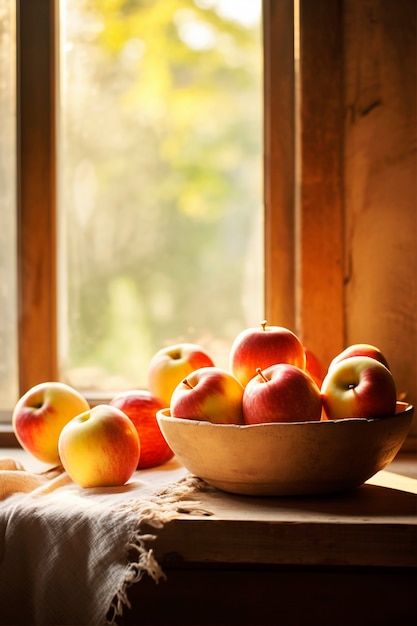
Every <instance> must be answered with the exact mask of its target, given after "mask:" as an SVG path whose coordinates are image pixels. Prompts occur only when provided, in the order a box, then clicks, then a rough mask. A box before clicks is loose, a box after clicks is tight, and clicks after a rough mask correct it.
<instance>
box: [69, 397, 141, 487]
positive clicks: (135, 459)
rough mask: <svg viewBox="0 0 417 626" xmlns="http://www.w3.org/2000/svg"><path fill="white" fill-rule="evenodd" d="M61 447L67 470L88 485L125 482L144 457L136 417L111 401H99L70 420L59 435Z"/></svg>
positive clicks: (109, 485) (109, 484) (74, 477)
mask: <svg viewBox="0 0 417 626" xmlns="http://www.w3.org/2000/svg"><path fill="white" fill-rule="evenodd" d="M58 449H59V455H60V458H61V463H62V465H63V467H64V469H65V471H66V472H67V474H68V475H69V477H70V478H71V479H72V480H73V481H74V482H75V483H77V484H78V485H80V486H81V487H84V488H88V487H117V486H120V485H124V484H125V483H126V482H127V481H128V480H129V479H130V478H131V476H132V475H133V473H134V472H135V470H136V468H137V466H138V463H139V457H140V441H139V436H138V433H137V431H136V428H135V426H134V424H133V422H132V420H130V419H129V418H128V417H127V415H126V414H125V413H123V411H120V410H119V409H117V408H116V407H114V406H110V405H108V404H98V405H96V406H94V407H93V408H92V409H90V410H89V411H85V412H84V413H81V415H77V416H76V417H74V418H73V419H72V420H71V421H70V422H68V423H67V424H66V425H65V426H64V428H63V429H62V431H61V434H60V436H59V441H58Z"/></svg>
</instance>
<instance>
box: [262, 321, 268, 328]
mask: <svg viewBox="0 0 417 626" xmlns="http://www.w3.org/2000/svg"><path fill="white" fill-rule="evenodd" d="M267 323H268V322H267V321H266V320H264V321H263V322H261V326H262V330H265V329H266V325H267Z"/></svg>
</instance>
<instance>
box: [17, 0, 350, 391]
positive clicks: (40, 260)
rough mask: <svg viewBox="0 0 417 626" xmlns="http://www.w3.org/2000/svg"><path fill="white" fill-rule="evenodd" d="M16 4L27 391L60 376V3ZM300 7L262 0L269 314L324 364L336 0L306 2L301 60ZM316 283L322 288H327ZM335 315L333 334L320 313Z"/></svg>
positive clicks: (337, 267)
mask: <svg viewBox="0 0 417 626" xmlns="http://www.w3.org/2000/svg"><path fill="white" fill-rule="evenodd" d="M17 5H18V28H17V33H18V41H19V45H18V71H17V85H18V87H17V99H18V133H17V136H18V157H17V172H18V258H19V263H18V294H19V299H18V316H19V326H18V346H19V348H18V352H19V390H20V393H23V392H24V391H25V390H27V389H29V388H30V387H31V386H33V385H34V384H37V383H38V382H40V381H43V380H54V379H57V377H58V362H57V360H58V355H57V345H58V341H57V304H56V296H57V289H56V279H57V276H56V262H55V254H56V246H57V242H56V222H57V220H56V150H55V137H56V129H55V119H56V113H57V95H56V80H55V76H56V65H55V61H54V59H55V50H56V44H57V42H56V36H55V33H56V28H55V24H56V19H57V15H56V2H55V1H54V0H30V2H28V1H27V0H18V3H17ZM313 5H314V7H313ZM294 6H295V2H294V0H264V7H263V31H264V98H265V108H264V120H265V122H264V146H265V149H264V203H265V316H266V318H267V319H268V321H269V322H270V323H275V324H280V325H283V326H287V327H288V328H291V329H293V330H294V331H295V332H297V333H298V334H299V335H300V336H301V337H302V338H303V341H304V342H305V343H306V344H308V345H309V347H310V348H311V349H312V350H313V351H316V353H317V354H319V355H320V356H321V358H322V359H323V360H324V361H326V360H328V359H329V358H330V356H331V355H334V354H335V353H337V352H338V351H339V350H340V349H341V348H342V347H343V342H344V324H343V268H342V258H343V246H342V175H341V172H342V165H341V139H340V137H341V136H342V133H341V132H339V131H340V130H341V124H342V111H341V107H342V102H341V84H342V49H341V46H340V42H341V40H342V37H341V2H339V1H334V0H317V1H315V2H314V3H311V2H309V1H308V0H301V1H300V50H301V53H300V60H299V68H297V66H296V63H295V60H294V27H293V26H294ZM34 23H36V28H33V24H34ZM318 24H319V25H320V28H315V26H316V25H318ZM306 25H308V26H309V27H308V28H306V27H305V26H306ZM299 93H301V97H300V95H298V94H299ZM324 94H326V97H323V95H324ZM323 102H324V103H325V106H323ZM300 128H301V129H302V132H301V133H299V129H300ZM317 155H320V158H317ZM317 277H320V280H318V279H317ZM320 285H325V292H326V294H325V297H323V287H321V286H320ZM329 316H331V319H332V329H331V332H330V331H329V328H328V327H325V325H323V324H322V322H321V320H322V319H324V318H327V319H329Z"/></svg>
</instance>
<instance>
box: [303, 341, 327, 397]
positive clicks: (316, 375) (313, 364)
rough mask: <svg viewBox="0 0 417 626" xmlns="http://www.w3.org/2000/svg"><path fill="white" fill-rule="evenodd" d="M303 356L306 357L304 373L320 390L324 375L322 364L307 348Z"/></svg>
mask: <svg viewBox="0 0 417 626" xmlns="http://www.w3.org/2000/svg"><path fill="white" fill-rule="evenodd" d="M305 355H306V368H305V369H306V372H307V373H308V374H310V376H311V378H312V379H313V380H314V382H315V383H316V385H317V386H318V387H319V389H320V387H321V385H322V383H323V380H324V377H325V375H326V371H325V368H324V367H323V364H322V363H321V361H320V360H319V358H318V357H317V356H316V354H315V353H314V352H312V351H311V350H309V349H308V348H305Z"/></svg>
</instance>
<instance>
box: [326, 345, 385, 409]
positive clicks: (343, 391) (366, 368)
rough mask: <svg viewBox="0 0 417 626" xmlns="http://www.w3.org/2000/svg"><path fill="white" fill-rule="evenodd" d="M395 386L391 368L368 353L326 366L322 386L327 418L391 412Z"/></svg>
mask: <svg viewBox="0 0 417 626" xmlns="http://www.w3.org/2000/svg"><path fill="white" fill-rule="evenodd" d="M396 395H397V394H396V386H395V382H394V378H393V376H392V374H391V372H390V370H389V369H388V368H387V367H385V365H383V364H382V363H381V362H380V361H378V360H377V359H374V358H372V357H369V356H351V357H348V358H346V359H342V360H341V361H339V363H335V364H333V365H332V367H331V368H329V371H328V372H327V374H326V376H325V379H324V380H323V384H322V386H321V396H322V400H323V407H324V411H325V413H326V415H327V417H328V419H332V420H337V419H342V418H346V417H366V418H369V417H384V416H387V415H394V413H395V407H396Z"/></svg>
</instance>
